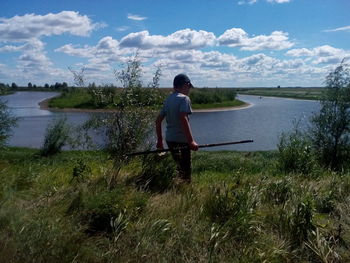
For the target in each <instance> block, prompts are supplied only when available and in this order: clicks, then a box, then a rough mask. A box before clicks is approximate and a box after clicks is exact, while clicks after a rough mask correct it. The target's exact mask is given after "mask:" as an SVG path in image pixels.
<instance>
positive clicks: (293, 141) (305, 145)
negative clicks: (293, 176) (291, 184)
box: [277, 127, 315, 174]
mask: <svg viewBox="0 0 350 263" xmlns="http://www.w3.org/2000/svg"><path fill="white" fill-rule="evenodd" d="M277 165H278V168H279V170H281V171H283V172H285V173H301V174H309V173H311V172H312V171H313V168H314V167H315V161H314V155H313V152H312V148H311V143H310V141H309V140H308V138H307V137H306V134H304V133H303V132H301V131H300V130H299V129H298V127H296V128H295V130H294V131H292V132H290V133H289V134H286V133H283V134H282V136H281V138H280V141H279V144H278V164H277Z"/></svg>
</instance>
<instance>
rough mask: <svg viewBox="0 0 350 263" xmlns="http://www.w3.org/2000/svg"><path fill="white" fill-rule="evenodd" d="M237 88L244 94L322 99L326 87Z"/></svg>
mask: <svg viewBox="0 0 350 263" xmlns="http://www.w3.org/2000/svg"><path fill="white" fill-rule="evenodd" d="M235 90H236V91H237V93H239V94H242V95H255V96H264V97H278V98H289V99H303V100H320V99H321V98H322V94H323V91H324V90H325V88H322V87H317V88H302V87H300V88H299V87H298V88H235Z"/></svg>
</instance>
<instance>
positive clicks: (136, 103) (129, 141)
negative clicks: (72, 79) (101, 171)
mask: <svg viewBox="0 0 350 263" xmlns="http://www.w3.org/2000/svg"><path fill="white" fill-rule="evenodd" d="M157 72H158V73H156V75H155V77H154V78H153V82H152V84H150V87H158V81H159V74H160V72H159V71H157ZM73 74H74V73H73ZM115 76H116V78H117V80H118V81H119V82H121V83H122V86H123V89H122V91H121V92H120V98H119V101H118V103H115V106H116V108H117V110H116V111H115V112H113V113H106V114H96V115H93V118H92V119H90V120H89V121H88V122H87V123H86V126H85V127H86V128H85V132H86V133H87V134H88V131H89V130H91V129H92V130H94V131H97V132H100V133H101V134H102V135H103V136H102V138H104V141H103V142H102V147H103V148H104V149H105V150H106V151H107V152H108V153H109V155H110V158H111V159H112V160H113V171H112V174H111V176H110V177H109V179H108V181H109V188H110V189H113V188H114V187H115V186H116V182H117V177H118V175H119V172H120V170H121V168H122V167H123V166H124V165H125V164H127V163H128V162H129V160H130V158H129V157H128V156H127V154H128V153H131V152H133V151H135V150H141V149H142V150H145V148H147V147H149V140H150V138H151V133H152V131H153V121H154V119H155V116H154V114H155V112H154V111H151V110H150V109H149V108H147V107H145V106H148V105H149V102H148V101H147V100H146V99H147V98H148V99H151V96H141V95H142V92H143V91H142V89H141V87H142V81H141V63H140V61H139V60H138V59H137V56H135V57H134V59H133V60H130V61H129V62H128V63H127V64H126V65H125V68H124V69H122V70H121V71H115ZM79 79H83V76H80V78H79ZM147 90H148V89H147ZM149 90H151V89H149ZM91 94H92V96H97V95H96V94H94V93H91Z"/></svg>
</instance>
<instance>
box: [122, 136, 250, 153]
mask: <svg viewBox="0 0 350 263" xmlns="http://www.w3.org/2000/svg"><path fill="white" fill-rule="evenodd" d="M250 142H254V141H253V140H244V141H237V142H223V143H212V144H201V145H198V148H209V147H216V146H224V145H232V144H241V143H250ZM186 148H188V146H183V147H179V148H175V149H173V150H181V149H186ZM170 151H171V149H162V150H153V151H144V152H135V153H129V154H127V156H135V155H144V154H151V153H162V152H170Z"/></svg>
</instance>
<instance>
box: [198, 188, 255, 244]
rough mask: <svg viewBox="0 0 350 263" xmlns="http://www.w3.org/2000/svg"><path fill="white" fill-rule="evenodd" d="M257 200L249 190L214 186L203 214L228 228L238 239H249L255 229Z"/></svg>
mask: <svg viewBox="0 0 350 263" xmlns="http://www.w3.org/2000/svg"><path fill="white" fill-rule="evenodd" d="M254 208H255V201H254V200H253V199H252V197H251V195H250V192H249V191H248V190H239V189H236V188H235V187H227V186H224V187H212V188H211V189H210V192H209V195H208V196H207V197H206V199H205V200H204V205H203V214H204V215H205V216H206V217H207V218H208V219H209V220H210V221H211V222H212V223H216V224H219V225H220V226H222V227H224V228H225V229H227V231H228V232H229V235H230V236H231V237H234V238H235V239H237V240H247V239H249V237H250V236H251V234H252V231H253V227H252V226H253V222H252V219H253V212H254Z"/></svg>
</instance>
